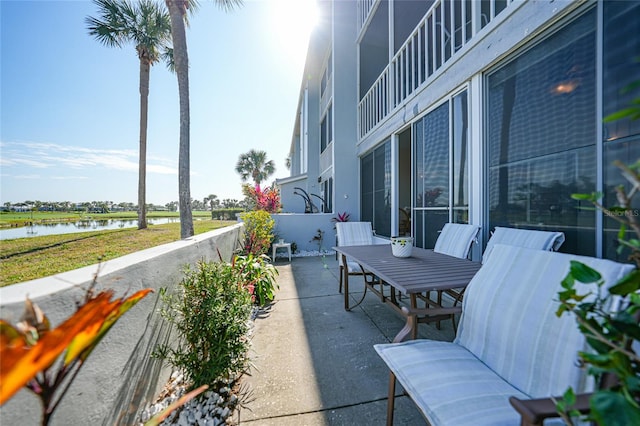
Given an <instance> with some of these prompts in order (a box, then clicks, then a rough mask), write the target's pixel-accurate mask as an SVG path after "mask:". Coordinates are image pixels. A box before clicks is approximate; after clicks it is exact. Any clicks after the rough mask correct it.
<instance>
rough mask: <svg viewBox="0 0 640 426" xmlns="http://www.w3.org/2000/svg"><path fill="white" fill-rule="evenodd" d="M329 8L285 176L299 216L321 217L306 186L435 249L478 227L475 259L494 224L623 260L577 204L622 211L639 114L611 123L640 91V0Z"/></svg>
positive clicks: (593, 215) (381, 227)
mask: <svg viewBox="0 0 640 426" xmlns="http://www.w3.org/2000/svg"><path fill="white" fill-rule="evenodd" d="M319 6H320V8H321V10H322V15H323V18H322V20H321V23H320V25H319V27H318V28H317V29H316V30H315V31H314V33H313V35H312V39H311V41H310V45H309V50H308V54H307V60H306V66H305V71H304V76H303V78H302V83H301V88H300V98H299V99H300V100H299V104H298V109H297V111H295V114H296V117H297V120H296V123H295V128H294V129H293V136H292V141H291V152H290V155H291V176H290V177H287V178H285V179H279V180H278V183H279V185H280V188H281V194H282V199H283V206H284V211H285V212H300V213H302V212H304V211H305V207H306V209H307V210H309V209H310V206H309V205H306V206H305V202H304V201H303V198H302V197H301V196H299V195H296V194H295V193H294V191H295V192H298V193H300V192H301V191H300V189H297V190H294V187H296V188H301V189H302V190H304V191H306V192H307V193H310V194H315V195H312V196H310V198H311V201H313V203H314V205H315V207H316V208H317V209H318V210H319V211H325V212H328V213H330V214H332V215H335V214H337V213H342V212H345V211H346V212H348V213H349V214H350V215H351V220H365V221H371V222H372V223H373V226H374V229H375V230H376V233H377V234H378V235H381V236H391V235H397V234H398V233H399V232H405V231H406V232H410V233H411V235H413V236H414V238H415V244H416V245H418V246H420V247H425V248H430V247H433V244H434V242H435V239H436V237H437V231H438V230H439V229H441V228H442V226H443V224H444V223H446V222H470V223H474V224H477V225H479V226H481V229H482V231H481V241H480V244H478V245H477V246H476V247H475V248H474V257H476V258H479V256H480V255H481V252H482V248H483V247H484V244H486V240H487V239H488V237H489V235H490V234H489V233H490V230H491V229H493V228H494V227H495V226H511V227H522V228H529V229H551V230H559V231H563V232H564V233H565V235H566V242H565V244H564V246H563V247H562V251H566V252H571V253H578V254H585V255H592V256H598V257H600V256H604V257H610V258H615V257H616V252H615V236H616V233H617V229H618V227H617V224H616V223H615V222H613V221H611V220H607V219H605V218H604V217H603V216H602V214H600V213H598V212H595V211H593V210H585V209H581V207H583V205H586V204H584V203H583V205H580V203H579V202H578V201H575V200H572V199H571V194H572V193H575V192H592V191H602V192H603V193H605V204H607V205H611V204H613V203H614V199H613V198H612V196H613V195H612V194H613V192H612V188H613V187H614V186H615V185H618V184H620V183H622V178H621V176H620V173H619V172H618V170H617V169H616V168H615V167H614V166H613V165H612V162H613V160H616V159H618V160H622V161H624V162H627V163H629V162H634V161H636V159H638V158H640V120H638V121H630V120H628V119H625V120H620V121H615V122H610V123H603V120H602V119H603V117H605V116H607V115H608V114H611V113H612V112H615V111H618V110H620V109H622V108H624V107H626V106H628V105H629V104H630V102H631V99H633V98H634V97H635V98H637V97H638V91H637V90H635V91H634V92H630V93H622V90H623V89H624V88H625V87H626V86H628V85H629V84H630V83H631V82H633V81H634V80H640V61H638V60H637V58H638V57H640V30H639V27H638V22H640V2H638V1H597V2H596V1H564V0H555V1H551V0H546V1H543V0H529V1H511V0H452V1H445V0H424V1H422V0H409V1H406V0H357V1H354V0H344V1H342V0H335V1H320V2H319ZM292 113H294V111H292ZM320 198H322V199H323V200H324V201H322V200H321V199H320ZM311 208H312V207H311ZM314 211H315V210H314ZM639 211H640V210H639ZM404 212H406V213H407V215H405V213H404ZM409 216H410V223H409V222H408V221H407V220H406V219H407V218H408V217H409ZM319 217H324V219H323V220H325V221H326V215H319Z"/></svg>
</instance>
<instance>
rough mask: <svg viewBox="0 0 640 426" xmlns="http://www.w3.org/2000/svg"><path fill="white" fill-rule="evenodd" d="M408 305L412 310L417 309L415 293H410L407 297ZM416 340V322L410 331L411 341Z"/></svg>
mask: <svg viewBox="0 0 640 426" xmlns="http://www.w3.org/2000/svg"><path fill="white" fill-rule="evenodd" d="M409 299H410V301H411V302H410V304H411V308H412V309H416V308H417V307H418V296H417V294H416V293H411V294H410V295H409ZM417 338H418V321H416V322H415V326H414V327H413V329H412V330H411V339H413V340H415V339H417Z"/></svg>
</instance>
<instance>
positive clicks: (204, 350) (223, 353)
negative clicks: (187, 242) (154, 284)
mask: <svg viewBox="0 0 640 426" xmlns="http://www.w3.org/2000/svg"><path fill="white" fill-rule="evenodd" d="M184 274H185V276H184V278H183V279H182V281H181V282H180V285H179V291H178V292H176V293H172V294H169V293H167V292H166V291H163V292H162V293H161V296H162V299H163V301H164V307H163V308H162V310H161V314H162V316H163V318H165V319H166V320H167V321H168V322H169V323H171V324H173V325H174V327H175V329H176V330H177V333H178V339H179V342H178V345H177V346H176V347H171V346H170V345H161V346H159V347H158V348H156V351H155V355H156V356H158V357H160V358H164V359H167V360H168V361H169V363H170V364H172V365H173V366H174V367H176V368H177V369H179V370H181V371H182V372H183V373H184V374H185V377H186V378H187V380H188V381H189V382H191V383H192V386H197V385H201V384H209V385H215V384H216V383H217V381H218V380H219V379H221V378H226V377H233V376H234V375H236V374H238V373H241V372H242V371H244V370H245V369H246V367H247V365H248V353H247V350H248V348H249V339H248V332H249V327H250V318H251V311H252V306H253V304H252V300H251V293H250V292H249V289H248V288H247V287H246V285H245V282H244V279H243V275H242V273H241V272H240V269H239V268H237V267H235V266H234V265H233V264H231V263H226V262H205V261H200V262H198V264H197V265H196V268H195V269H193V268H191V267H186V268H185V271H184Z"/></svg>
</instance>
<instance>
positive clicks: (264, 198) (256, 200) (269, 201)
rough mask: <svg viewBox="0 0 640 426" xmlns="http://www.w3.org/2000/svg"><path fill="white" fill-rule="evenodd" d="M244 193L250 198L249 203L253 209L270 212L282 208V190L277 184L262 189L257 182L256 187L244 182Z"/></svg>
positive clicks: (275, 211)
mask: <svg viewBox="0 0 640 426" xmlns="http://www.w3.org/2000/svg"><path fill="white" fill-rule="evenodd" d="M242 193H243V194H244V196H245V197H247V199H248V200H249V204H250V205H251V206H252V208H253V210H264V211H266V212H268V213H277V212H279V211H280V210H281V209H282V203H281V202H280V191H279V190H278V188H276V187H275V186H269V187H266V188H265V189H261V188H260V185H259V184H257V185H256V186H255V187H253V186H251V185H249V184H247V183H246V184H244V185H242Z"/></svg>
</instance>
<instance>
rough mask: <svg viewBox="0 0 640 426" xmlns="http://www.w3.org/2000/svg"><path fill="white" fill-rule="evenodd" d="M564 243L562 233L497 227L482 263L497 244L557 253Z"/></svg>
mask: <svg viewBox="0 0 640 426" xmlns="http://www.w3.org/2000/svg"><path fill="white" fill-rule="evenodd" d="M562 243H564V234H563V233H562V232H552V231H535V230H531V229H516V228H503V227H500V226H496V229H495V230H494V232H493V234H492V235H491V238H489V241H488V242H487V247H486V248H485V249H484V254H483V255H482V263H485V262H486V261H487V259H488V258H489V256H490V255H491V252H492V251H493V247H494V246H495V245H496V244H508V245H511V246H518V247H526V248H531V249H538V250H553V251H557V250H558V249H559V248H560V246H561V245H562Z"/></svg>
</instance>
